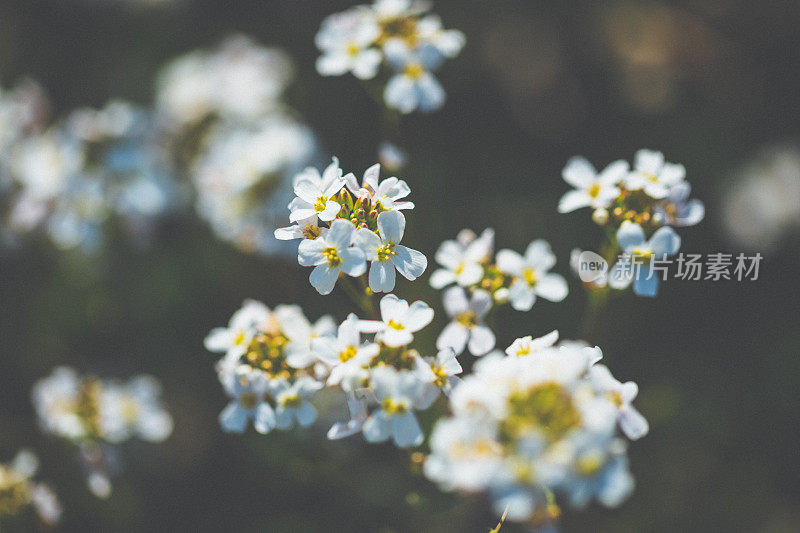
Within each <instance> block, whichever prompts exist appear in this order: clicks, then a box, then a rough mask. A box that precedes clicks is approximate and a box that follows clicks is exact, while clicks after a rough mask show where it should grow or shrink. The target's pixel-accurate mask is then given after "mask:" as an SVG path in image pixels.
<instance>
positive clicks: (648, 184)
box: [625, 150, 686, 199]
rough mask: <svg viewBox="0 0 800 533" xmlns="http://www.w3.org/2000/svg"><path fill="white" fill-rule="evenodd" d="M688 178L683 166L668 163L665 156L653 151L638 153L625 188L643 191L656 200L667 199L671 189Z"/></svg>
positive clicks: (640, 151)
mask: <svg viewBox="0 0 800 533" xmlns="http://www.w3.org/2000/svg"><path fill="white" fill-rule="evenodd" d="M685 177H686V169H685V168H684V166H683V165H678V164H675V163H667V162H665V161H664V154H662V153H661V152H655V151H653V150H639V151H638V152H636V160H635V164H634V169H633V171H632V172H631V173H629V174H628V176H627V178H626V179H625V186H626V187H628V188H629V189H631V190H639V189H643V190H644V192H645V193H646V194H647V195H648V196H650V197H652V198H656V199H661V198H666V197H667V195H668V194H669V190H670V188H672V187H673V186H675V185H677V184H678V183H680V182H682V181H683V179H684V178H685Z"/></svg>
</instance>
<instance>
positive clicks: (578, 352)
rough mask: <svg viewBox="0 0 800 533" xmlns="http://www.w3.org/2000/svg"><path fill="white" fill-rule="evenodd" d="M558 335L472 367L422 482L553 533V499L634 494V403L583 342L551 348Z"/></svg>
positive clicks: (638, 431) (639, 422)
mask: <svg viewBox="0 0 800 533" xmlns="http://www.w3.org/2000/svg"><path fill="white" fill-rule="evenodd" d="M557 338H558V333H557V332H552V333H551V334H549V335H547V336H545V337H542V338H539V339H532V338H531V337H524V338H521V339H517V340H516V341H515V342H514V343H513V344H512V345H511V346H510V347H509V348H508V349H506V353H505V354H503V353H500V352H493V353H491V354H489V355H487V356H486V357H484V358H482V359H481V360H480V361H478V362H477V363H476V364H475V367H474V368H473V372H472V374H471V375H469V376H467V377H465V378H464V379H463V380H462V382H461V383H460V384H459V385H457V386H456V387H455V388H454V389H453V391H452V392H451V394H450V402H449V404H450V410H451V412H452V416H450V417H449V418H445V419H442V420H440V421H439V422H438V423H437V424H436V426H435V427H434V429H433V433H432V435H431V439H430V446H431V453H430V455H429V456H428V457H427V459H426V461H425V464H424V472H425V475H426V476H427V477H428V478H430V479H431V480H433V481H435V482H436V483H438V484H439V485H440V487H442V488H443V489H444V490H457V491H464V492H479V491H480V492H483V491H485V492H488V493H489V494H490V495H491V497H492V499H493V502H494V508H495V510H496V512H497V513H498V514H503V513H507V518H508V519H510V520H514V521H520V522H527V523H528V524H529V525H531V526H535V527H542V526H546V525H550V524H551V523H552V522H553V521H554V520H555V519H556V518H557V517H558V515H559V508H558V505H557V504H556V501H561V500H562V499H563V501H565V502H566V503H567V504H568V505H569V506H571V507H578V508H581V507H584V506H585V505H587V504H588V503H589V502H590V501H592V500H597V501H599V502H600V503H602V504H603V505H606V506H616V505H619V504H620V503H621V502H622V501H623V500H624V499H625V498H627V497H628V495H629V494H630V493H631V491H632V490H633V477H632V475H631V474H630V472H629V470H628V460H627V455H626V448H627V444H626V441H625V440H624V439H623V438H622V437H621V435H620V434H619V431H618V428H619V429H621V430H622V433H624V434H625V436H627V437H628V438H630V439H638V438H640V437H642V436H644V435H645V434H647V432H648V424H647V421H646V420H645V419H644V417H642V415H641V414H639V412H638V411H637V410H636V409H635V408H634V407H633V406H632V405H631V402H632V401H633V400H634V398H635V397H636V394H637V392H638V389H637V386H636V384H635V383H633V382H627V383H620V382H619V381H617V380H616V379H615V378H614V377H613V376H612V375H611V373H610V372H609V370H608V368H606V367H605V366H603V365H599V364H597V362H598V361H599V360H600V359H601V357H602V353H601V351H600V349H599V348H597V347H589V346H587V345H586V344H584V343H581V342H563V343H561V344H558V345H556V344H555V342H556V340H557Z"/></svg>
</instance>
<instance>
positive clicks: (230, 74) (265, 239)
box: [156, 36, 317, 254]
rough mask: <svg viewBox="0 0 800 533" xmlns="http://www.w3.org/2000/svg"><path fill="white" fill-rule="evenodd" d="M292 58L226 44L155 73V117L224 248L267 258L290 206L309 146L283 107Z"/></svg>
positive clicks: (308, 136)
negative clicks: (159, 118)
mask: <svg viewBox="0 0 800 533" xmlns="http://www.w3.org/2000/svg"><path fill="white" fill-rule="evenodd" d="M293 70H294V69H293V66H292V62H291V60H290V58H289V57H288V56H287V55H286V53H284V52H283V51H281V50H279V49H276V48H266V47H262V46H259V45H258V44H256V43H255V42H253V41H252V40H251V39H249V38H247V37H244V36H234V37H231V38H229V39H228V40H226V41H224V42H223V43H222V44H221V45H220V46H219V47H218V48H217V49H215V50H213V51H210V52H209V51H195V52H191V53H189V54H187V55H185V56H182V57H179V58H178V59H176V60H174V61H173V62H172V63H170V64H169V65H167V66H166V67H165V69H164V70H163V71H162V73H161V76H160V77H159V80H158V84H157V96H156V108H157V110H158V112H159V114H160V115H161V116H162V120H163V121H164V123H165V125H166V126H165V127H166V128H167V129H168V130H169V131H170V135H169V138H170V143H171V148H172V152H173V153H174V154H176V156H177V158H178V159H179V161H180V165H181V167H182V168H183V170H184V171H185V172H186V173H187V174H188V175H189V178H190V182H191V184H192V185H193V188H194V190H195V193H196V204H195V207H196V211H197V213H198V214H199V215H200V216H201V217H202V218H204V219H205V220H206V221H207V222H208V223H209V224H210V225H211V228H212V229H213V230H214V233H216V235H217V236H218V237H220V238H221V239H223V240H226V241H229V242H233V243H235V244H236V245H237V246H239V247H240V248H242V249H245V250H248V251H256V252H261V253H265V254H270V253H274V252H276V251H279V250H281V249H282V250H287V249H288V248H289V247H279V246H278V245H279V243H278V242H276V241H275V239H274V238H273V236H272V232H273V230H274V229H275V227H276V224H277V223H278V220H279V217H280V216H281V210H282V208H283V206H284V205H285V204H286V202H287V201H288V200H289V199H290V198H291V186H292V181H291V178H292V176H294V174H295V173H297V172H298V171H299V170H300V169H302V168H303V167H304V166H305V165H307V164H308V163H309V162H310V161H311V160H312V158H313V157H314V155H315V153H316V146H317V141H316V138H315V136H314V134H313V133H312V131H311V130H310V129H309V128H308V127H307V126H305V125H304V124H302V123H301V122H300V121H299V120H298V119H297V118H296V116H295V113H294V112H293V111H292V110H291V109H289V108H288V107H287V106H286V105H285V104H284V102H283V101H282V97H283V93H284V90H285V89H286V87H287V86H288V84H289V83H290V82H291V80H292V76H293Z"/></svg>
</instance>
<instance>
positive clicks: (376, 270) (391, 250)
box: [356, 211, 428, 292]
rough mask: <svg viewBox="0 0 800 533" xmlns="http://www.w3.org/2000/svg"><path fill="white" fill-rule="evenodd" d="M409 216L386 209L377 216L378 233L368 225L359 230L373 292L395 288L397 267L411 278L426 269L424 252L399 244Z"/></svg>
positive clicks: (358, 243) (357, 236)
mask: <svg viewBox="0 0 800 533" xmlns="http://www.w3.org/2000/svg"><path fill="white" fill-rule="evenodd" d="M405 226H406V218H405V217H404V216H403V214H402V213H401V212H400V211H384V212H383V213H380V214H379V215H378V233H379V235H380V236H378V235H376V234H375V232H374V231H372V230H370V229H368V228H361V229H359V230H358V231H357V232H356V245H357V246H358V247H359V248H361V250H362V251H363V252H364V256H365V257H366V259H367V261H370V263H371V265H370V267H369V288H370V289H372V291H373V292H389V291H391V290H392V289H394V284H395V273H394V271H395V269H397V271H398V272H400V274H401V275H402V276H403V277H404V278H406V279H407V280H409V281H414V280H415V279H417V278H418V277H419V276H421V275H422V273H423V272H425V268H426V267H427V266H428V260H427V258H426V257H425V255H424V254H423V253H422V252H419V251H417V250H413V249H411V248H407V247H405V246H403V245H401V244H400V240H401V239H402V238H403V233H404V232H405Z"/></svg>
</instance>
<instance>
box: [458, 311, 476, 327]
mask: <svg viewBox="0 0 800 533" xmlns="http://www.w3.org/2000/svg"><path fill="white" fill-rule="evenodd" d="M455 321H456V322H458V323H459V324H461V325H462V326H464V327H465V328H473V327H475V326H477V325H478V315H476V314H475V312H474V311H465V312H463V313H459V314H457V315H456V317H455Z"/></svg>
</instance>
